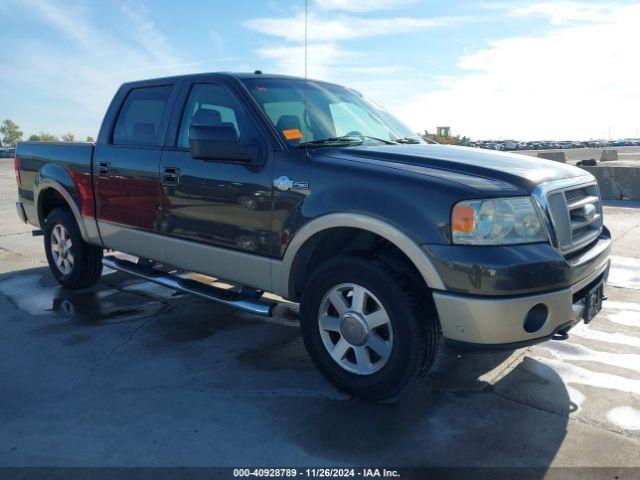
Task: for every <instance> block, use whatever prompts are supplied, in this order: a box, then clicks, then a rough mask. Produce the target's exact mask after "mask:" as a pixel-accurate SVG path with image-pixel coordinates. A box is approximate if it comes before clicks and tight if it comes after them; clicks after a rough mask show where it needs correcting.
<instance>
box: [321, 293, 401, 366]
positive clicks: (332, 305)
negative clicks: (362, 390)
mask: <svg viewBox="0 0 640 480" xmlns="http://www.w3.org/2000/svg"><path fill="white" fill-rule="evenodd" d="M318 327H319V328H320V336H321V337H322V343H324V346H325V348H326V349H327V352H329V355H331V358H333V360H334V361H335V362H336V363H337V364H338V365H340V366H341V367H342V368H343V369H345V370H347V371H348V372H351V373H356V374H358V375H371V374H372V373H375V372H377V371H378V370H380V369H381V368H382V367H384V366H385V365H386V363H387V361H388V360H389V356H390V355H391V350H392V348H393V328H392V326H391V319H390V318H389V314H388V313H387V311H386V310H385V308H384V307H383V306H382V303H381V302H380V300H378V299H377V298H376V296H375V295H374V294H373V293H371V292H370V291H369V290H367V289H366V288H364V287H363V286H361V285H357V284H355V283H342V284H340V285H337V286H335V287H333V288H332V289H331V290H329V292H327V294H326V295H325V296H324V298H323V299H322V302H321V303H320V311H319V314H318Z"/></svg>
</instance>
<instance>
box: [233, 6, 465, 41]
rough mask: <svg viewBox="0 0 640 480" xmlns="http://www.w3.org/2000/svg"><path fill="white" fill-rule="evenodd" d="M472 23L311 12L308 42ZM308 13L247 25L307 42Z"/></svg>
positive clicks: (440, 19)
mask: <svg viewBox="0 0 640 480" xmlns="http://www.w3.org/2000/svg"><path fill="white" fill-rule="evenodd" d="M465 21H469V19H467V18H461V17H436V18H410V17H389V18H361V17H352V16H345V15H337V16H334V17H332V18H324V16H321V15H316V14H315V13H313V12H309V17H308V22H307V25H308V27H307V30H308V32H307V34H308V39H309V41H311V42H339V41H342V40H352V39H356V38H366V37H374V36H380V35H397V34H402V33H408V32H412V31H416V30H422V29H429V28H438V27H446V26H452V25H455V24H458V23H462V22H465ZM304 24H305V22H304V13H299V14H297V15H294V16H292V17H288V18H257V19H253V20H249V21H247V22H245V26H247V27H248V28H250V29H251V30H254V31H256V32H258V33H262V34H265V35H270V36H274V37H279V38H283V39H285V40H289V41H292V42H302V41H304Z"/></svg>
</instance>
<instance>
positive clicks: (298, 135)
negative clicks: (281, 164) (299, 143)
mask: <svg viewBox="0 0 640 480" xmlns="http://www.w3.org/2000/svg"><path fill="white" fill-rule="evenodd" d="M282 134H283V135H284V138H286V139H287V140H301V139H302V132H300V130H298V129H297V128H291V129H289V130H283V131H282Z"/></svg>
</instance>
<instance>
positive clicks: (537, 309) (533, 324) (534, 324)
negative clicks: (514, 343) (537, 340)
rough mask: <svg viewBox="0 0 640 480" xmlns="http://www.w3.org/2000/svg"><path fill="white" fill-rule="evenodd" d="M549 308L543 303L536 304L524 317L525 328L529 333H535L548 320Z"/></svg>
mask: <svg viewBox="0 0 640 480" xmlns="http://www.w3.org/2000/svg"><path fill="white" fill-rule="evenodd" d="M548 316H549V309H548V308H547V306H546V305H545V304H543V303H539V304H537V305H534V306H533V307H532V308H531V310H529V311H528V312H527V315H526V316H525V317H524V330H525V332H527V333H535V332H537V331H538V330H540V329H541V328H542V327H543V326H544V324H545V323H546V322H547V317H548Z"/></svg>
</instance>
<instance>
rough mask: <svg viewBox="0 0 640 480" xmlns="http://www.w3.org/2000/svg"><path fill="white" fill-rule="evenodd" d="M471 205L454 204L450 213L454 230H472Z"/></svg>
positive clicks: (467, 231) (463, 231)
mask: <svg viewBox="0 0 640 480" xmlns="http://www.w3.org/2000/svg"><path fill="white" fill-rule="evenodd" d="M473 217H474V211H473V207H469V206H467V205H456V206H455V207H453V213H452V214H451V225H452V227H453V231H454V232H461V233H471V231H473Z"/></svg>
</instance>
